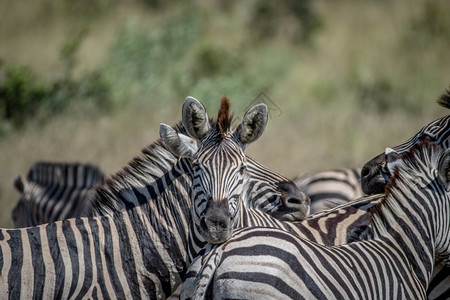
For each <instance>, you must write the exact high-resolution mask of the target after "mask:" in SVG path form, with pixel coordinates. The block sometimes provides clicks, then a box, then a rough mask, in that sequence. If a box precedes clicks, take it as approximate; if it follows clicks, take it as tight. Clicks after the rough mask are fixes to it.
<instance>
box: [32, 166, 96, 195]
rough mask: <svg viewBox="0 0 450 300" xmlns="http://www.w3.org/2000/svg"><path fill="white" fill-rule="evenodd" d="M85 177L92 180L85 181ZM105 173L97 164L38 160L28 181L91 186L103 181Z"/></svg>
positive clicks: (80, 186) (81, 186)
mask: <svg viewBox="0 0 450 300" xmlns="http://www.w3.org/2000/svg"><path fill="white" fill-rule="evenodd" d="M85 178H90V179H91V180H87V181H84V179H85ZM103 179H104V174H103V172H102V171H101V170H100V169H99V168H98V167H96V166H93V165H91V164H83V163H55V162H44V161H40V162H36V163H34V164H33V165H32V166H31V168H30V170H29V171H28V175H27V181H28V182H32V183H35V184H38V185H44V186H48V185H54V184H58V185H64V186H66V187H75V186H76V187H77V188H80V189H82V188H91V187H93V186H94V185H95V184H101V183H103Z"/></svg>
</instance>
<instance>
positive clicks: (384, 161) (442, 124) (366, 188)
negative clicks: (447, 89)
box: [361, 96, 450, 195]
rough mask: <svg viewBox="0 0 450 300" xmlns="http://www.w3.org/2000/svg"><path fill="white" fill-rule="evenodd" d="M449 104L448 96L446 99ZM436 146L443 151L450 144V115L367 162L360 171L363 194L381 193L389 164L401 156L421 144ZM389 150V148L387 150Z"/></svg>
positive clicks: (385, 182)
mask: <svg viewBox="0 0 450 300" xmlns="http://www.w3.org/2000/svg"><path fill="white" fill-rule="evenodd" d="M448 101H449V104H450V96H449V98H448ZM425 141H426V142H428V143H432V144H438V145H440V146H441V147H442V148H443V149H448V148H449V143H450V115H449V116H445V117H443V118H440V119H437V120H435V121H433V122H431V123H430V124H428V125H426V126H425V127H423V128H422V129H421V130H420V131H419V132H418V133H417V134H415V135H414V136H413V137H412V138H410V139H409V140H408V141H406V142H405V143H403V144H400V145H398V146H395V147H393V148H392V151H388V152H389V153H386V151H385V153H381V154H380V155H377V156H376V157H374V158H372V159H371V160H370V161H369V162H367V163H366V164H365V165H364V166H363V168H362V169H361V187H362V190H363V192H364V193H366V194H368V195H371V194H378V193H383V192H384V189H385V186H386V184H387V183H388V182H389V178H390V175H391V173H390V171H389V167H388V165H389V163H391V165H392V163H393V162H394V161H397V160H399V159H400V158H401V157H402V154H404V153H406V152H409V151H410V150H411V148H412V147H413V146H415V145H418V144H420V143H422V142H425ZM387 149H390V148H387Z"/></svg>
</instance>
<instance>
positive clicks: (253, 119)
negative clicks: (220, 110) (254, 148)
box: [234, 103, 268, 148]
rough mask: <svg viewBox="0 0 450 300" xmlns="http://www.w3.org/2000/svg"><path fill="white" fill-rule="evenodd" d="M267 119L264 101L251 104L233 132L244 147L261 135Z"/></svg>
mask: <svg viewBox="0 0 450 300" xmlns="http://www.w3.org/2000/svg"><path fill="white" fill-rule="evenodd" d="M267 119H268V109H267V105H265V104H264V103H261V104H258V105H255V106H253V107H252V108H250V109H249V110H248V111H247V112H246V113H245V115H244V117H243V118H242V122H241V124H239V126H238V127H237V128H236V131H235V132H234V134H235V135H236V137H237V138H238V139H239V141H241V143H242V145H243V147H244V148H245V146H246V145H247V144H250V143H253V142H254V141H256V140H257V139H258V138H259V137H260V136H261V134H262V133H263V132H264V129H265V128H266V125H267Z"/></svg>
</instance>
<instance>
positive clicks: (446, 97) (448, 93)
mask: <svg viewBox="0 0 450 300" xmlns="http://www.w3.org/2000/svg"><path fill="white" fill-rule="evenodd" d="M437 103H439V105H440V106H442V107H445V108H448V109H450V88H449V89H447V90H445V92H444V93H443V94H442V95H441V96H440V97H439V99H438V100H437Z"/></svg>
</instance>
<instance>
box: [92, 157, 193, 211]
mask: <svg viewBox="0 0 450 300" xmlns="http://www.w3.org/2000/svg"><path fill="white" fill-rule="evenodd" d="M189 166H190V165H189V164H188V163H187V162H186V160H185V159H180V160H178V161H177V163H176V164H175V165H173V167H172V168H171V169H170V170H169V171H167V172H166V173H165V174H164V175H163V176H161V177H159V178H157V179H155V180H153V179H149V181H148V182H143V180H141V181H133V180H132V179H130V178H128V177H126V175H124V176H125V178H123V180H122V181H121V182H119V181H118V180H107V181H106V183H105V184H104V185H103V186H101V187H98V188H97V189H96V190H95V192H94V194H93V195H92V200H91V209H92V213H91V214H92V215H105V214H108V213H111V212H116V211H120V210H122V209H125V208H126V209H130V208H133V207H136V206H139V205H143V204H146V203H148V202H149V201H150V200H154V199H156V198H157V197H159V195H161V194H164V193H167V192H170V191H169V190H166V188H167V187H170V186H171V185H172V184H173V183H174V182H177V181H179V182H182V183H183V184H184V182H189V183H190V182H191V179H190V176H189V172H190V169H189ZM142 176H143V175H142ZM125 182H126V184H125Z"/></svg>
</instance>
